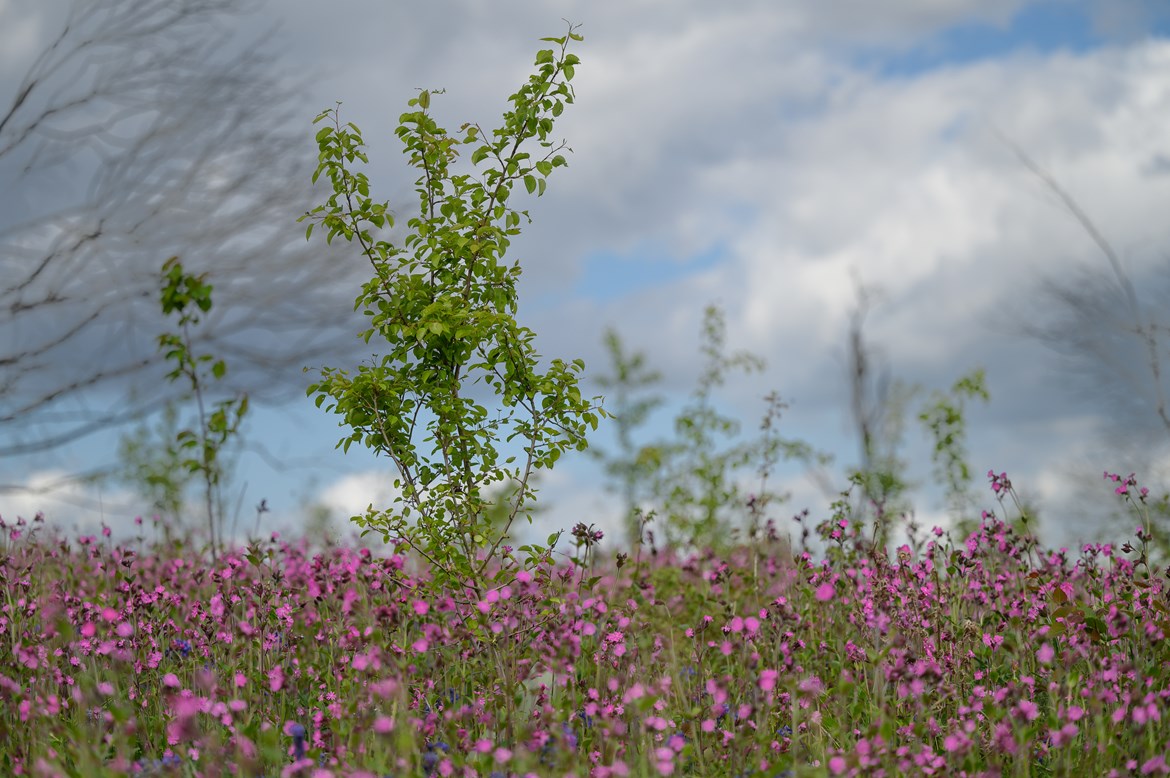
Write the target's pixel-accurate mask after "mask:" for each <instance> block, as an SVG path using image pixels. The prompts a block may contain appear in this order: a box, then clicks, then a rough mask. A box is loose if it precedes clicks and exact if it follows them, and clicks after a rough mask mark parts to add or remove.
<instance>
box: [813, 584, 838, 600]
mask: <svg viewBox="0 0 1170 778" xmlns="http://www.w3.org/2000/svg"><path fill="white" fill-rule="evenodd" d="M836 596H837V590H836V589H834V588H833V584H831V583H828V582H825V583H823V584H821V585H820V586H818V587H817V599H818V600H820V601H821V602H828V601H829V600H831V599H833V598H834V597H836Z"/></svg>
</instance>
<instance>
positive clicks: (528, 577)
mask: <svg viewBox="0 0 1170 778" xmlns="http://www.w3.org/2000/svg"><path fill="white" fill-rule="evenodd" d="M994 480H995V479H994V478H993V482H994ZM796 521H797V522H798V523H797V524H795V525H794V526H793V529H795V530H796V532H794V533H793V534H794V535H795V536H796V537H798V538H806V537H808V536H809V535H820V536H821V537H822V538H823V539H824V541H825V545H824V546H822V547H825V548H827V549H828V550H827V553H824V554H821V555H820V556H821V557H823V558H814V555H813V553H812V552H810V551H809V550H807V549H804V548H802V547H801V546H802V545H803V542H804V541H803V540H801V541H800V542H799V543H798V545H797V546H796V547H795V548H794V547H793V546H791V545H789V543H788V542H787V541H786V540H785V539H784V538H782V537H781V534H780V532H779V531H778V530H777V528H776V527H775V526H773V525H772V524H771V523H769V524H768V525H767V526H766V527H762V528H761V531H760V533H759V536H758V537H756V538H755V539H754V540H753V541H752V542H751V543H749V544H745V545H742V546H740V547H738V548H736V549H734V550H732V551H731V552H729V553H727V554H724V555H716V554H714V553H713V552H708V553H700V554H691V555H689V556H686V557H680V556H678V555H676V554H675V553H673V552H671V551H669V550H659V549H655V548H653V547H652V546H650V545H643V546H642V547H641V548H640V549H639V550H638V552H637V553H636V554H631V556H629V557H626V556H624V555H620V556H617V557H615V558H607V557H605V556H602V555H601V554H600V552H601V551H602V549H603V548H604V544H605V541H604V540H602V539H601V538H599V537H598V534H599V533H596V532H591V531H583V530H582V529H581V528H578V531H577V532H576V533H575V535H576V536H577V538H578V540H579V541H584V543H583V544H582V543H579V544H578V549H579V550H580V548H581V547H582V545H584V546H585V547H586V554H584V555H578V556H577V557H575V558H574V559H573V560H571V561H570V560H558V561H554V560H553V559H549V560H548V561H547V562H546V563H544V564H534V565H531V566H528V567H527V568H526V567H525V565H523V564H520V563H518V562H515V561H514V560H513V557H512V556H511V553H510V552H509V554H508V555H507V556H505V557H504V561H503V567H502V568H501V571H500V575H499V577H497V579H496V580H497V585H495V586H494V587H493V588H490V589H488V590H487V591H486V593H485V594H484V595H483V596H482V598H481V599H475V598H470V599H469V598H467V597H466V596H465V594H464V593H463V592H459V591H439V590H436V588H435V587H434V586H430V585H428V576H427V573H426V571H425V570H423V569H421V568H420V567H419V566H418V565H416V564H415V560H413V559H412V558H411V557H410V555H400V554H396V553H393V550H394V549H393V548H390V549H388V550H387V551H388V553H382V554H379V553H374V552H372V551H371V550H369V549H365V548H360V547H358V546H356V545H355V546H354V547H352V548H351V547H336V546H334V547H327V548H325V549H323V550H321V551H320V552H318V553H309V552H308V551H307V550H306V548H305V546H304V544H303V543H302V544H298V543H289V542H284V541H282V540H281V539H280V538H278V537H276V536H273V537H272V538H271V540H270V541H265V542H263V543H254V544H252V545H251V546H250V547H247V548H243V549H240V550H238V551H237V552H234V553H229V554H225V555H221V556H220V557H219V558H218V561H216V562H214V563H213V562H211V561H210V560H209V559H208V558H206V557H204V556H202V555H200V554H199V553H197V552H195V551H188V550H185V549H186V548H188V546H184V544H182V543H178V542H175V541H174V539H173V538H169V537H168V538H167V539H166V541H165V542H163V541H159V542H148V541H146V540H144V539H139V540H138V541H136V542H132V543H129V544H123V545H115V544H113V543H112V542H111V541H110V540H109V539H108V538H105V537H82V538H79V539H75V540H74V541H73V542H68V541H66V540H63V539H61V538H54V537H50V536H49V535H48V533H46V532H44V530H43V527H42V526H41V522H40V520H39V518H38V519H33V520H32V521H30V522H26V521H25V520H23V519H16V520H15V521H14V522H13V521H6V522H4V523H3V525H2V526H3V538H4V546H3V556H2V558H0V581H3V591H4V601H3V604H2V610H0V642H2V644H3V650H4V653H5V654H6V659H5V661H4V662H3V663H0V697H2V699H3V707H2V709H0V773H2V774H3V775H37V776H87V777H91V776H112V775H127V774H129V775H176V776H224V775H242V776H267V777H268V778H273V777H274V776H278V775H279V776H293V775H303V776H320V777H324V776H377V777H379V778H380V777H381V776H428V775H440V776H452V775H454V776H579V777H582V778H583V776H597V777H598V778H607V777H608V776H659V775H680V776H682V775H694V776H741V775H743V776H746V775H760V776H778V775H793V776H801V775H952V776H962V775H968V776H970V775H988V776H990V775H1005V776H1008V775H1037V776H1043V775H1071V774H1074V773H1075V774H1077V775H1084V776H1090V775H1111V776H1116V775H1151V774H1152V775H1164V774H1167V773H1170V765H1168V764H1167V761H1166V754H1167V749H1168V748H1170V743H1168V741H1170V724H1168V722H1167V719H1166V713H1165V712H1166V711H1167V700H1168V698H1170V688H1168V685H1167V678H1168V677H1170V676H1168V671H1167V662H1168V660H1170V651H1168V650H1167V641H1166V637H1167V635H1168V634H1170V605H1168V601H1167V592H1166V588H1167V587H1166V582H1165V580H1164V579H1163V578H1162V577H1160V576H1153V575H1150V571H1149V570H1148V568H1146V567H1145V566H1144V565H1141V564H1137V565H1135V564H1134V563H1133V562H1132V561H1131V560H1130V559H1128V558H1126V554H1125V553H1124V552H1123V551H1122V550H1121V549H1118V548H1115V547H1111V546H1108V545H1087V546H1085V547H1084V548H1082V549H1080V553H1079V554H1076V555H1075V556H1073V555H1070V553H1069V552H1068V551H1067V550H1065V549H1061V550H1058V551H1047V550H1043V549H1041V548H1039V547H1038V546H1037V544H1036V542H1035V541H1034V540H1032V539H1031V538H1030V537H1028V536H1027V535H1023V534H1021V533H1019V532H1017V531H1014V530H1012V529H1011V528H1010V527H1009V526H1007V525H1006V524H1004V523H1003V522H1002V521H1000V520H999V519H997V518H996V517H995V516H994V515H992V514H985V515H984V521H983V524H982V526H981V527H980V528H979V529H978V530H977V531H975V532H974V533H972V534H970V535H969V536H967V537H963V538H954V539H952V538H951V537H950V535H949V534H948V533H946V532H944V531H943V530H941V529H937V528H935V529H933V530H930V531H926V532H924V533H919V534H914V533H912V534H911V539H910V542H909V543H907V544H906V545H903V546H901V547H900V548H898V549H896V551H895V553H894V554H893V555H892V556H888V555H887V554H885V553H883V552H873V551H864V550H863V549H864V548H865V544H863V543H859V542H858V537H857V535H858V533H857V532H856V530H855V528H854V527H851V526H850V525H849V522H848V521H846V520H844V519H835V520H830V521H826V522H822V523H821V524H820V525H819V526H818V527H815V528H811V527H809V528H805V527H803V523H804V521H806V519H805V518H804V517H802V516H798V517H796ZM148 524H149V522H148ZM783 534H784V535H785V536H787V535H788V534H789V533H788V531H786V530H785V531H784V532H783ZM1127 548H1128V549H1129V550H1132V547H1129V546H1128V544H1127Z"/></svg>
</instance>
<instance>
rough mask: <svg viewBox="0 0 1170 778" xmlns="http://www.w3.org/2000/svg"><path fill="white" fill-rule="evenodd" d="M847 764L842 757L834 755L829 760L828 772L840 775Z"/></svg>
mask: <svg viewBox="0 0 1170 778" xmlns="http://www.w3.org/2000/svg"><path fill="white" fill-rule="evenodd" d="M847 766H848V765H847V764H846V762H845V758H844V757H840V756H835V757H833V758H832V759H830V760H829V772H831V773H832V774H833V775H840V774H841V773H843V772H845V768H846V767H847Z"/></svg>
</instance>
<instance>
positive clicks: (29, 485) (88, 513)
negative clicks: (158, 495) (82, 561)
mask: <svg viewBox="0 0 1170 778" xmlns="http://www.w3.org/2000/svg"><path fill="white" fill-rule="evenodd" d="M22 481H23V485H24V487H25V488H24V489H22V490H19V491H10V492H6V493H0V517H3V518H4V520H5V521H6V522H8V523H9V524H13V523H14V522H15V521H16V519H17V518H24V519H25V520H30V521H31V520H32V519H33V517H35V516H36V515H37V514H43V516H44V519H45V526H46V527H47V528H49V529H51V530H54V531H57V532H60V533H62V534H63V535H64V536H65V537H67V538H72V537H76V536H77V535H79V534H81V535H98V534H100V532H101V529H102V526H103V525H104V526H106V527H109V528H110V529H111V535H112V537H113V538H114V539H115V540H124V539H127V538H130V537H132V536H133V535H135V534H136V533H137V532H138V529H137V525H136V524H135V523H134V519H135V518H136V517H137V516H139V515H141V511H140V507H141V500H140V499H139V498H137V497H136V496H135V495H134V494H133V493H132V492H130V491H128V490H126V489H122V488H107V487H101V486H98V485H90V484H86V483H84V482H82V481H78V480H76V479H73V478H71V477H70V473H68V472H66V471H64V470H38V471H34V472H32V473H29V474H28V475H27V476H26V477H25V478H24V479H22ZM136 510H137V511H138V512H136Z"/></svg>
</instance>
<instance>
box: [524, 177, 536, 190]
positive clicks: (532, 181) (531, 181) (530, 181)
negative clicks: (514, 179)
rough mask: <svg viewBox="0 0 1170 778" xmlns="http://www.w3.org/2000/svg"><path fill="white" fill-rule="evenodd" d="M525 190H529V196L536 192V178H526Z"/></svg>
mask: <svg viewBox="0 0 1170 778" xmlns="http://www.w3.org/2000/svg"><path fill="white" fill-rule="evenodd" d="M524 188H525V189H527V190H528V194H532V193H533V191H535V190H536V176H533V175H527V176H524Z"/></svg>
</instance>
